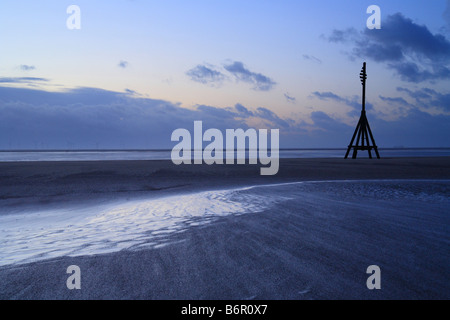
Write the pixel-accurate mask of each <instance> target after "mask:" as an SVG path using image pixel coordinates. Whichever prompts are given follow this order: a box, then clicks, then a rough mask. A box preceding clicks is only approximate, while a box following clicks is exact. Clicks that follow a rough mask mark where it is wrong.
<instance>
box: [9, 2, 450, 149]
mask: <svg viewBox="0 0 450 320" xmlns="http://www.w3.org/2000/svg"><path fill="white" fill-rule="evenodd" d="M70 5H77V6H78V7H79V8H80V10H81V13H80V27H81V29H69V28H68V27H67V24H66V21H67V19H68V18H69V17H70V16H71V14H68V13H67V12H66V11H67V8H68V7H69V6H70ZM370 5H377V6H379V7H380V9H381V29H379V30H378V29H372V30H370V29H368V28H367V26H366V21H367V19H368V18H369V17H370V14H368V13H367V12H366V10H367V8H368V7H369V6H370ZM0 43H1V50H0V111H1V114H0V149H29V148H32V149H34V148H37V149H67V148H69V149H76V148H79V149H97V148H103V149H111V148H117V149H127V148H130V149H135V148H169V149H170V148H172V147H173V146H174V145H175V143H173V142H171V140H170V138H171V133H172V131H173V130H175V129H177V128H186V129H188V130H191V131H192V130H193V122H194V121H195V120H203V123H204V128H205V129H206V128H218V129H221V130H225V129H228V128H229V129H237V128H243V129H246V128H256V129H258V128H268V129H280V146H281V147H284V148H287V147H289V148H311V147H312V148H326V147H335V148H346V147H347V145H348V143H349V142H350V139H351V136H352V133H353V131H354V129H355V127H356V124H357V121H358V118H359V115H360V111H361V83H360V80H359V72H360V70H361V67H362V64H363V62H367V73H368V80H367V116H368V119H369V123H370V125H371V128H372V130H373V133H374V137H375V141H376V142H377V144H378V146H379V147H380V148H383V147H394V146H404V147H450V142H449V141H450V140H449V139H448V138H449V136H450V126H449V123H450V122H449V120H450V86H449V84H450V1H445V0H432V1H425V0H420V1H419V0H417V1H405V0H389V1H387V0H371V1H362V0H351V1H350V0H343V1H336V0H319V1H299V0H289V1H288V0H282V1H264V0H258V1H254V0H245V1H242V0H241V1H234V0H227V1H218V0H208V1H197V0H192V1H186V0H184V1H170V0H169V1H168V0H165V1H148V0H141V1H140V0H135V1H133V0H128V1H126V0H116V1H101V0H96V1H74V0H73V1H49V0H45V1H32V0H26V1H24V0H14V1H13V0H2V1H1V2H0Z"/></svg>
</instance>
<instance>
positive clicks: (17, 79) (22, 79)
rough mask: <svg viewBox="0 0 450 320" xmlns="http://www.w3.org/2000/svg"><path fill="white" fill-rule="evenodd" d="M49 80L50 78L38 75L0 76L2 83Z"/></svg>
mask: <svg viewBox="0 0 450 320" xmlns="http://www.w3.org/2000/svg"><path fill="white" fill-rule="evenodd" d="M47 81H48V79H45V78H36V77H0V83H32V82H47Z"/></svg>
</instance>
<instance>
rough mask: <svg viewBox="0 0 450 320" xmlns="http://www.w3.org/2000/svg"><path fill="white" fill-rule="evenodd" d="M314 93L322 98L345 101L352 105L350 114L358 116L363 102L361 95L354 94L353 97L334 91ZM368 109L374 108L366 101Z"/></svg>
mask: <svg viewBox="0 0 450 320" xmlns="http://www.w3.org/2000/svg"><path fill="white" fill-rule="evenodd" d="M312 95H313V96H314V97H316V98H318V99H320V100H324V101H327V100H332V101H335V102H339V103H344V104H346V105H347V106H349V107H351V108H352V110H351V111H350V112H348V113H347V115H348V116H351V117H354V116H358V115H359V114H360V111H361V108H362V104H361V97H359V96H353V97H351V98H348V97H341V96H339V95H337V94H335V93H333V92H330V91H328V92H318V91H315V92H313V93H312ZM366 110H373V104H372V103H370V102H368V101H366Z"/></svg>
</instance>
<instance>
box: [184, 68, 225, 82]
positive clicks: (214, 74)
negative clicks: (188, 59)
mask: <svg viewBox="0 0 450 320" xmlns="http://www.w3.org/2000/svg"><path fill="white" fill-rule="evenodd" d="M186 75H187V76H189V77H190V78H191V80H192V81H195V82H200V83H203V84H213V85H214V84H220V83H222V81H223V80H224V79H225V75H224V74H223V73H222V72H220V71H217V70H214V69H212V67H207V66H205V65H198V66H196V67H195V68H192V69H191V70H189V71H188V72H186Z"/></svg>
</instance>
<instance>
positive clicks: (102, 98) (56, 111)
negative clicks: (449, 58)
mask: <svg viewBox="0 0 450 320" xmlns="http://www.w3.org/2000/svg"><path fill="white" fill-rule="evenodd" d="M406 90H408V89H404V88H402V89H400V90H399V93H402V94H405V95H408V96H409V94H411V96H417V97H420V99H422V100H424V102H426V101H428V100H426V99H429V102H430V103H438V102H439V103H444V102H445V101H447V102H448V100H447V99H450V96H448V95H444V94H440V93H438V92H436V91H434V90H433V89H427V88H423V89H420V90H418V92H415V91H413V90H409V91H406ZM133 92H134V91H133V90H130V89H129V90H128V91H125V92H114V91H108V90H102V89H98V88H77V89H71V90H65V91H60V92H54V91H51V92H50V91H44V90H32V89H28V88H11V87H1V86H0V114H1V115H2V116H1V117H0V137H1V139H0V149H9V148H13V149H29V148H31V149H32V148H36V147H38V148H47V149H67V148H78V149H90V148H93V149H97V148H101V149H141V148H147V149H151V148H156V149H170V148H172V147H173V146H174V143H173V142H172V141H171V140H170V137H171V134H172V132H173V130H175V129H178V128H186V129H188V130H190V131H191V132H192V130H193V123H194V121H196V120H202V121H203V127H204V129H206V128H217V129H219V130H221V131H222V132H225V130H226V129H237V128H242V129H247V128H249V127H254V126H255V123H256V124H257V125H258V127H259V128H267V129H276V128H279V129H280V145H281V146H282V147H285V148H292V147H316V148H320V147H342V148H345V147H346V146H347V144H348V142H349V140H350V138H351V134H352V133H353V130H354V128H355V126H356V122H355V123H354V125H351V126H349V125H347V124H345V123H343V122H342V121H341V120H339V119H336V118H334V117H333V116H332V115H328V114H326V113H324V112H321V111H314V112H312V113H311V115H310V116H309V118H308V117H302V118H301V119H292V118H284V117H281V116H279V115H278V114H277V113H276V112H274V111H272V110H269V109H268V108H263V107H259V108H256V109H249V108H247V107H245V106H244V105H242V104H239V103H237V104H235V105H234V106H230V107H228V108H219V107H215V106H206V105H199V106H197V107H195V108H189V109H188V108H183V107H181V106H180V105H178V104H175V103H171V102H169V101H165V100H157V99H150V98H143V97H142V96H136V95H135V94H133ZM318 96H322V97H323V99H326V100H330V101H341V102H344V103H345V101H347V100H348V101H350V102H351V101H352V98H345V97H341V96H339V95H337V94H335V93H333V92H328V93H327V92H325V93H320V92H318ZM393 99H395V98H393ZM433 101H434V102H433ZM449 120H450V117H449V116H447V115H431V114H428V113H426V112H422V111H420V110H417V109H411V111H410V112H409V113H408V114H407V115H406V116H404V117H402V118H400V119H398V120H396V121H385V120H382V119H380V118H378V117H377V114H373V115H371V116H370V117H369V121H370V125H371V127H372V130H373V132H374V135H375V139H376V141H377V143H378V144H379V146H381V147H390V146H393V145H404V146H449V142H448V138H447V137H448V132H449V128H448V123H449ZM400 129H401V134H398V132H399V130H400Z"/></svg>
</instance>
